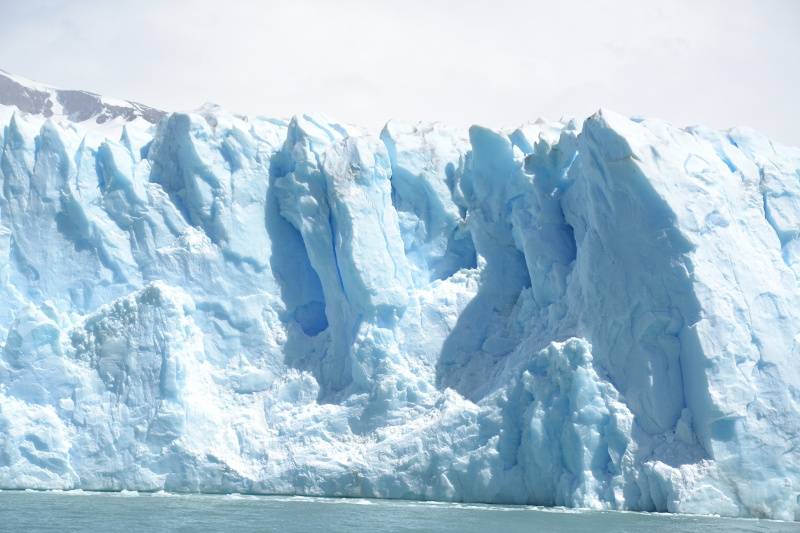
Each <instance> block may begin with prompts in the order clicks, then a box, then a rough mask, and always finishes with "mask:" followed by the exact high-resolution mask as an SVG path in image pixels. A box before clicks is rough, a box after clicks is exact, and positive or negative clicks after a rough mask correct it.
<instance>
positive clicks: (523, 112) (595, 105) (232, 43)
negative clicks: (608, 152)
mask: <svg viewBox="0 0 800 533" xmlns="http://www.w3.org/2000/svg"><path fill="white" fill-rule="evenodd" d="M0 68H1V69H4V70H7V71H9V72H11V73H14V74H17V75H20V76H23V77H27V78H30V79H34V80H37V81H40V82H43V83H47V84H50V85H54V86H58V87H62V88H69V89H85V90H90V91H93V92H97V93H101V94H104V95H108V96H115V97H120V98H126V99H130V100H135V101H139V102H142V103H145V104H148V105H152V106H154V107H159V108H162V109H165V110H191V109H194V108H197V107H199V106H200V105H202V104H203V103H204V102H213V103H217V104H220V105H222V106H223V107H225V108H227V109H229V110H230V111H233V112H238V113H247V114H258V115H268V116H276V117H288V116H291V115H293V114H296V113H301V112H322V113H325V114H326V115H329V116H331V117H333V118H336V119H338V120H342V121H346V122H352V123H356V124H361V125H364V126H367V127H369V128H372V129H375V130H377V129H378V128H380V127H381V126H382V125H383V124H384V123H385V122H386V121H387V120H388V119H390V118H396V119H401V120H409V121H416V120H426V121H432V120H439V121H442V122H446V123H449V124H452V125H454V126H459V127H461V126H464V127H466V126H469V125H471V124H482V125H485V126H490V127H496V128H499V127H513V126H516V125H519V124H521V123H523V122H526V121H529V120H533V119H536V118H537V117H540V116H541V117H544V118H549V119H559V118H562V117H565V118H569V117H575V118H578V119H580V120H582V119H584V118H586V117H587V116H589V115H591V114H592V113H594V112H595V111H597V110H598V109H600V108H607V109H612V110H615V111H617V112H620V113H623V114H627V115H637V116H650V117H659V118H662V119H665V120H668V121H669V122H672V123H674V124H676V125H680V126H686V125H693V124H704V125H708V126H712V127H715V128H728V127H732V126H737V125H741V126H750V127H753V128H756V129H758V130H760V131H762V132H764V133H766V134H767V135H769V136H770V137H772V138H773V139H774V140H777V141H779V142H782V143H785V144H793V145H796V146H800V105H798V103H797V99H798V94H799V88H800V1H798V0H761V1H745V0H726V1H714V0H707V1H702V0H695V1H684V0H670V1H661V2H656V1H643V0H640V1H628V0H614V1H604V0H595V1H588V0H586V1H553V0H550V1H524V0H518V1H517V0H509V1H503V0H494V1H478V0H461V1H437V0H428V1H417V0H402V1H400V0H397V1H382V0H372V1H369V0H363V1H362V0H335V1H334V0H329V1H322V0H291V1H283V0H262V1H236V0H185V1H183V0H172V1H165V0H137V1H126V0H115V1H106V0H102V1H101V0H0Z"/></svg>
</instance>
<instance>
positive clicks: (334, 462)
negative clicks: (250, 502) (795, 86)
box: [0, 75, 800, 520]
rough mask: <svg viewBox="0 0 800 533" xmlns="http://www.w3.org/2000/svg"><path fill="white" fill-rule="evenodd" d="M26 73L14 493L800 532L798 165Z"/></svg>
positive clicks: (5, 112) (1, 169)
mask: <svg viewBox="0 0 800 533" xmlns="http://www.w3.org/2000/svg"><path fill="white" fill-rule="evenodd" d="M3 76H4V77H0V104H1V105H0V119H2V121H3V123H4V126H3V129H2V134H1V136H0V141H1V142H2V153H0V180H2V193H0V301H2V304H0V338H2V348H1V349H0V488H35V489H75V488H81V489H87V490H89V489H96V490H122V489H131V490H162V489H164V490H172V491H209V492H225V491H236V492H251V493H284V494H286V493H293V494H310V495H343V496H367V497H385V498H425V499H437V500H449V501H479V502H496V503H500V502H503V503H528V504H541V505H565V506H572V507H590V508H597V509H633V510H647V511H669V512H686V513H715V514H724V515H732V516H760V517H771V518H780V519H786V520H799V519H800V451H799V450H800V391H799V390H798V386H799V384H800V365H798V357H800V355H799V354H798V353H797V352H798V338H800V337H798V334H800V316H799V315H800V285H799V284H798V274H799V273H800V270H798V269H799V268H800V266H799V265H800V259H798V258H799V257H800V251H799V250H800V248H799V247H798V246H800V245H798V242H800V239H798V236H800V150H798V149H794V148H788V147H784V146H780V145H778V144H776V143H773V142H771V141H770V140H768V139H766V138H765V137H763V136H761V135H760V134H758V133H756V132H752V131H749V130H746V129H734V130H730V131H727V132H719V131H714V130H710V129H707V128H702V127H691V128H677V127H674V126H671V125H669V124H667V123H664V122H661V121H658V120H652V119H629V118H626V117H622V116H620V115H617V114H615V113H613V112H610V111H602V112H599V113H597V114H596V115H593V116H591V117H589V118H588V119H586V120H585V121H584V122H583V124H582V125H579V124H578V123H576V122H574V121H558V122H547V121H544V120H538V121H536V122H531V123H527V124H524V125H522V126H520V127H519V128H517V129H515V130H513V131H497V130H493V129H491V128H485V127H480V126H473V127H472V128H470V129H469V130H466V131H462V130H458V129H453V128H449V127H447V126H444V125H442V124H438V123H416V124H404V123H401V122H397V121H391V122H390V123H388V124H387V125H386V126H385V128H384V129H383V130H382V131H381V132H380V133H379V134H376V132H369V131H366V130H363V129H361V128H357V127H354V126H350V125H347V124H343V123H338V122H335V121H333V120H331V119H328V118H325V117H321V116H312V115H299V116H296V117H293V118H292V119H291V120H280V119H267V118H260V117H246V116H240V115H233V114H230V113H227V112H225V111H224V110H222V109H220V108H218V107H216V106H212V105H207V106H204V107H203V108H201V109H199V110H197V111H195V112H191V113H170V114H163V115H162V114H160V112H159V113H156V112H155V111H153V110H150V108H146V107H145V106H140V105H139V104H131V103H124V102H122V103H120V102H119V101H114V100H111V99H107V98H103V97H99V96H96V95H90V94H89V93H80V91H60V90H57V89H52V88H49V87H46V86H43V85H40V84H32V83H29V82H26V81H25V80H22V79H21V78H17V77H13V76H10V75H9V76H5V75H3ZM73 93H74V94H73ZM79 93H80V94H79ZM87 95H88V96H87ZM86 106H88V107H86ZM97 106H99V107H98V108H97V109H95V107H97ZM84 111H86V112H85V113H84ZM90 111H91V112H90ZM87 113H88V114H87ZM151 119H152V120H151Z"/></svg>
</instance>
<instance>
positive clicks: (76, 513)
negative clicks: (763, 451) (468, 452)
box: [0, 491, 800, 533]
mask: <svg viewBox="0 0 800 533" xmlns="http://www.w3.org/2000/svg"><path fill="white" fill-rule="evenodd" d="M0 531H4V532H5V531H13V532H22V533H34V532H39V531H54V532H55V531H58V532H69V531H98V532H112V533H133V532H137V531H186V532H197V531H280V532H290V533H291V532H314V531H321V532H322V531H324V532H338V531H342V532H344V531H347V532H373V531H406V532H410V531H420V532H422V531H424V532H437V531H457V532H460V533H471V532H501V533H516V532H523V531H525V532H549V531H558V532H568V533H569V532H585V531H590V532H592V533H600V532H603V531H613V532H623V533H624V532H641V531H646V532H647V533H658V532H662V531H664V532H667V531H668V532H678V531H701V532H703V533H714V532H724V533H738V532H751V531H770V532H773V531H793V532H798V531H800V525H798V524H794V523H786V522H775V521H767V520H743V519H731V518H715V517H699V516H685V515H664V514H649V513H622V512H601V511H575V510H569V509H542V508H538V507H519V506H497V505H472V504H452V503H429V502H408V501H393V500H360V499H340V498H303V497H280V496H241V495H177V494H165V493H155V494H145V493H141V494H140V493H135V492H134V493H126V492H123V493H89V492H80V491H76V492H21V491H0Z"/></svg>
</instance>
